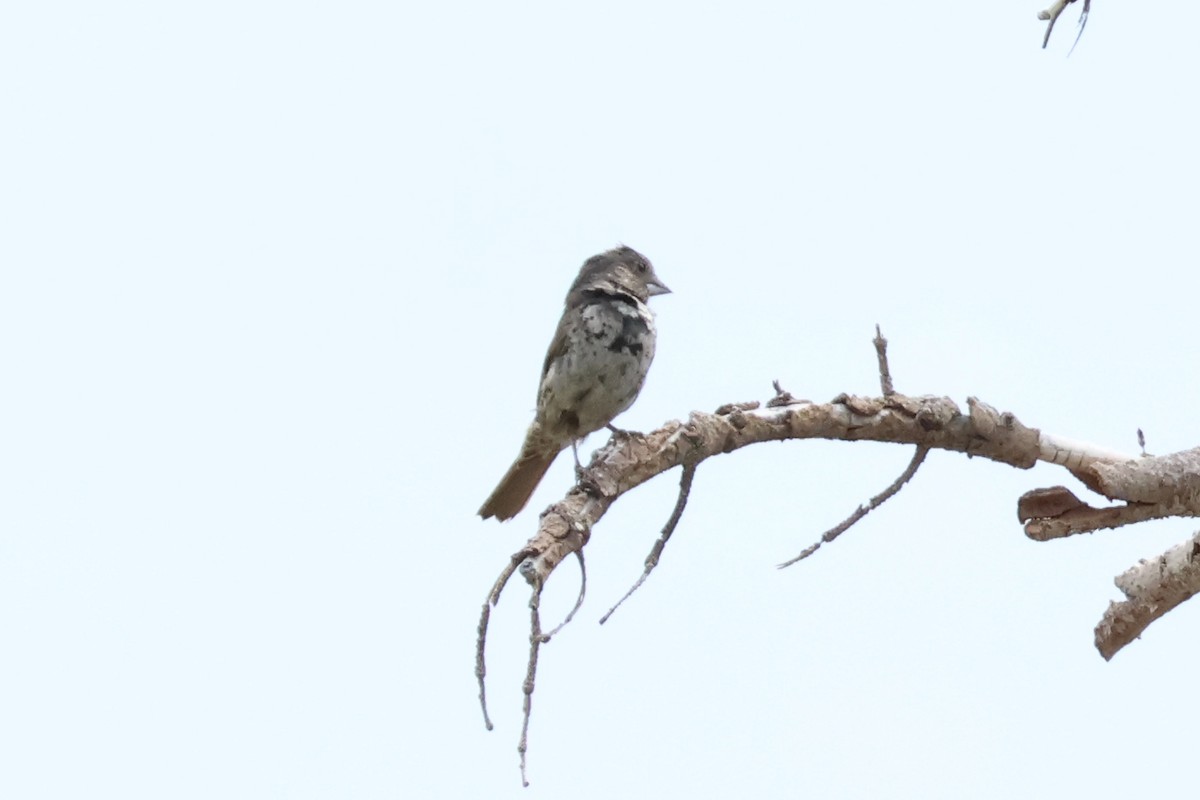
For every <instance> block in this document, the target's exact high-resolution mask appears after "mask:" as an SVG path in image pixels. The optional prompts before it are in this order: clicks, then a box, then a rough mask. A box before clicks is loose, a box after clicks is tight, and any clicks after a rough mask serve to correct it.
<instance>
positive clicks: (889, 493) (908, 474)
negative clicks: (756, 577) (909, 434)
mask: <svg viewBox="0 0 1200 800" xmlns="http://www.w3.org/2000/svg"><path fill="white" fill-rule="evenodd" d="M927 455H929V448H928V447H924V446H922V447H918V448H917V452H915V453H913V457H912V461H909V462H908V466H907V467H905V468H904V472H901V473H900V475H899V476H898V477H897V478H896V480H894V481H892V482H891V484H890V485H889V486H888V487H887V488H886V489H884V490H883V491H882V492H880V493H879V494H877V495H875V496H874V497H872V498H871V499H870V500H869V501H868V502H867V504H866V505H865V506H859V507H858V508H856V509H854V511H853V513H851V514H850V516H848V517H846V518H845V519H844V520H842V521H841V522H840V523H838V524H837V525H835V526H834V527H832V528H830V529H829V530H827V531H825V533H823V534H821V538H820V539H818V540H817V541H816V542H815V543H814V544H811V545H809V546H808V547H806V548H804V549H803V550H801V551H800V555H798V556H796V557H795V558H792V559H789V560H787V561H785V562H783V563H782V564H777V565H776V566H777V567H778V568H779V569H783V568H784V567H790V566H791V565H792V564H795V563H796V562H797V561H803V560H804V559H806V558H808V557H809V556H811V555H812V554H813V553H815V552H817V551H818V550H820V549H821V545H822V544H824V543H825V542H832V541H833V540H834V539H836V538H837V537H839V536H841V535H842V534H843V533H845V532H846V531H847V530H849V529H850V527H851V526H853V525H854V524H855V523H856V522H858V521H859V520H860V519H862V518H863V517H865V516H866V515H867V514H870V513H871V512H872V511H874V510H875V509H877V508H879V507H880V506H881V505H883V504H884V503H886V502H887V501H888V500H889V499H891V498H892V497H893V496H894V495H895V494H896V492H898V491H900V488H901V487H902V486H904V484H906V483H908V482H909V481H910V480H912V476H913V475H916V474H917V468H918V467H920V466H921V463H922V462H923V461H924V460H925V456H927Z"/></svg>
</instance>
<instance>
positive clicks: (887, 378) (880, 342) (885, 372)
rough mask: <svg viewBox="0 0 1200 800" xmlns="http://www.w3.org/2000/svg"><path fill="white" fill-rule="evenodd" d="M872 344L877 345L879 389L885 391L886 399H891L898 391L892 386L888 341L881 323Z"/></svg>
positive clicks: (877, 325) (876, 329)
mask: <svg viewBox="0 0 1200 800" xmlns="http://www.w3.org/2000/svg"><path fill="white" fill-rule="evenodd" d="M872 342H873V343H874V345H875V356H876V357H877V358H878V359H879V388H880V389H881V390H883V396H884V397H891V396H892V395H894V394H895V393H896V389H895V387H893V386H892V373H891V370H889V369H888V357H887V339H885V338H883V334H882V333H880V331H879V323H875V338H874V339H873V340H872Z"/></svg>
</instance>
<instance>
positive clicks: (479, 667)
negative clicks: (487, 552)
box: [475, 550, 529, 731]
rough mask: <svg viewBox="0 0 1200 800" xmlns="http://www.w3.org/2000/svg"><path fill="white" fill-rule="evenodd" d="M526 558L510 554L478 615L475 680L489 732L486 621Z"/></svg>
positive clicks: (518, 553)
mask: <svg viewBox="0 0 1200 800" xmlns="http://www.w3.org/2000/svg"><path fill="white" fill-rule="evenodd" d="M528 556H529V551H527V550H520V551H518V552H516V553H513V554H512V556H511V557H510V558H509V560H508V565H507V566H506V567H505V568H504V569H503V570H501V571H500V577H498V578H496V582H495V583H494V584H492V590H491V591H490V592H488V595H487V598H486V599H485V600H484V601H483V613H481V614H480V615H479V627H478V628H477V629H476V631H477V633H476V638H475V679H476V680H477V681H479V707H480V708H481V709H483V724H484V725H485V726H487V729H488V730H489V731H490V730H491V729H492V720H491V718H490V717H489V716H488V710H487V689H486V687H485V681H484V678H485V677H486V675H487V666H486V665H485V664H484V659H483V651H484V648H485V647H486V646H487V629H488V621H489V620H490V619H491V618H492V606H494V605H496V603H498V602H500V592H502V591H504V586H505V584H507V583H508V579H509V578H511V577H512V575H513V573H514V572H516V571H517V565H518V564H520V563H521V562H522V561H524V560H525V559H526V558H527V557H528Z"/></svg>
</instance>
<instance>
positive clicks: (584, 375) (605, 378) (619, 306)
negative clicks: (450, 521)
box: [479, 245, 671, 520]
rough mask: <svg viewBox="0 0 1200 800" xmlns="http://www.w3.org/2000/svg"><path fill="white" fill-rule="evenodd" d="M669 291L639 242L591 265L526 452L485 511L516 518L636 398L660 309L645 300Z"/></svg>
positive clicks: (549, 356) (553, 347)
mask: <svg viewBox="0 0 1200 800" xmlns="http://www.w3.org/2000/svg"><path fill="white" fill-rule="evenodd" d="M670 291H671V290H670V289H668V288H667V287H666V286H665V285H664V284H663V282H662V281H660V280H659V279H658V276H657V275H655V274H654V267H652V266H651V265H650V262H649V260H647V259H646V257H645V256H643V255H642V254H641V253H639V252H637V251H636V250H634V249H633V248H632V247H625V246H623V245H622V246H621V247H618V248H616V249H613V250H609V251H608V252H605V253H601V254H600V255H598V256H592V257H591V258H589V259H588V260H587V261H586V262H585V263H584V265H583V268H582V269H580V270H579V276H578V277H576V278H575V282H574V283H573V284H571V289H570V291H568V292H567V300H566V307H565V308H564V309H563V315H562V319H561V320H559V323H558V330H557V331H555V332H554V339H553V340H552V341H551V342H550V349H549V350H548V351H546V363H545V364H544V365H543V367H542V382H541V384H540V385H539V387H538V396H537V414H536V416H535V417H534V419H533V424H532V425H530V426H529V430H528V432H526V434H525V444H524V445H522V447H521V454H520V455H519V456H517V460H516V461H514V462H513V465H512V466H511V467H510V468H509V470H508V472H507V473H505V475H504V477H503V478H501V479H500V485H499V486H497V487H496V490H495V491H493V492H492V494H491V496H490V497H489V498H488V499H487V500H486V501H485V502H484V504H483V507H482V508H480V509H479V516H481V517H483V518H484V519H487V518H488V517H497V518H498V519H500V520H506V519H511V518H512V517H515V516H516V515H517V513H518V512H519V511H520V510H521V509H522V508H524V507H525V504H526V503H527V502H529V497H530V495H532V494H533V490H534V489H536V488H537V485H538V483H539V482H540V481H541V480H542V476H543V475H545V474H546V470H548V469H549V468H550V465H551V464H552V463H553V462H554V459H555V458H556V457H557V456H558V454H559V453H560V452H562V450H563V448H565V447H566V446H567V445H569V444H574V443H575V442H576V441H577V440H579V439H582V438H583V437H584V436H587V435H588V434H589V433H591V432H592V431H596V430H599V429H600V428H603V427H604V426H606V425H608V424H609V423H611V422H612V420H613V418H614V417H616V416H617V415H618V414H620V413H621V412H622V411H624V410H625V409H627V408H629V406H630V405H632V404H633V401H634V400H635V399H636V398H637V396H638V392H640V391H641V389H642V383H643V382H644V381H645V380H646V371H647V370H649V369H650V362H651V361H652V360H653V359H654V313H653V312H651V311H650V308H649V307H648V306H647V305H646V301H647V300H648V299H649V298H650V297H651V296H653V295H656V294H667V293H669V292H670Z"/></svg>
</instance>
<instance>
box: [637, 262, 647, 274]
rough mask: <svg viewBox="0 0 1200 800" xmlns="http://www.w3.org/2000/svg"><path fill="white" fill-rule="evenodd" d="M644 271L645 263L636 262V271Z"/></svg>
mask: <svg viewBox="0 0 1200 800" xmlns="http://www.w3.org/2000/svg"><path fill="white" fill-rule="evenodd" d="M645 271H646V265H645V264H638V272H645Z"/></svg>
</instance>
